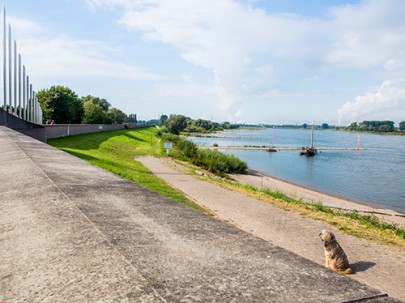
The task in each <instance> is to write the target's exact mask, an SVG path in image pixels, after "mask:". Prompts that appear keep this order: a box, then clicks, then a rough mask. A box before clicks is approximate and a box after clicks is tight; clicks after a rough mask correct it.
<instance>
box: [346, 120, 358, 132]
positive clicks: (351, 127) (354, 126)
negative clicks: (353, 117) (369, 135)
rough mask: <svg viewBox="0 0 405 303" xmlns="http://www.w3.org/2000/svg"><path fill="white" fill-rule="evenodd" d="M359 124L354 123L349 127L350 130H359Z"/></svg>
mask: <svg viewBox="0 0 405 303" xmlns="http://www.w3.org/2000/svg"><path fill="white" fill-rule="evenodd" d="M357 127H358V126H357V122H353V123H352V124H350V125H349V127H348V130H357Z"/></svg>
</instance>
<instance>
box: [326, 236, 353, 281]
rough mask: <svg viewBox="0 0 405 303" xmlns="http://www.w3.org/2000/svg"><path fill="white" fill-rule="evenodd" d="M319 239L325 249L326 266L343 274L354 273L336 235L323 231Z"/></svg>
mask: <svg viewBox="0 0 405 303" xmlns="http://www.w3.org/2000/svg"><path fill="white" fill-rule="evenodd" d="M319 237H320V238H321V240H322V242H323V244H324V248H325V259H326V264H325V266H326V267H328V268H330V269H332V270H334V271H337V272H339V273H341V274H351V273H353V271H352V269H351V268H350V267H349V260H348V258H347V256H346V254H345V252H344V251H343V249H342V247H340V245H339V243H338V242H337V241H336V237H335V235H334V234H333V233H332V232H330V231H329V230H326V229H323V230H322V231H321V233H320V234H319Z"/></svg>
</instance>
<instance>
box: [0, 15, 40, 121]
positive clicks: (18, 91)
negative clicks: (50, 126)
mask: <svg viewBox="0 0 405 303" xmlns="http://www.w3.org/2000/svg"><path fill="white" fill-rule="evenodd" d="M11 42H12V40H11V26H10V24H8V31H7V25H6V9H5V7H3V98H4V104H3V110H5V111H8V112H9V113H10V114H12V115H15V116H18V117H19V118H21V119H23V120H26V121H29V122H32V123H36V124H42V109H41V106H40V104H39V102H38V99H37V97H36V93H35V92H34V91H33V89H32V84H31V83H30V78H29V76H28V75H27V73H26V70H25V66H24V65H22V63H21V55H20V54H18V56H17V42H16V41H15V40H14V43H13V44H12V43H11Z"/></svg>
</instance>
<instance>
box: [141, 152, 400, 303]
mask: <svg viewBox="0 0 405 303" xmlns="http://www.w3.org/2000/svg"><path fill="white" fill-rule="evenodd" d="M136 160H137V161H140V162H142V163H143V164H144V165H145V166H146V167H148V168H149V169H150V170H151V171H152V172H153V173H154V174H156V175H157V176H159V177H160V178H162V179H164V180H165V181H166V182H167V183H169V184H170V185H172V186H174V187H176V188H177V189H179V190H180V191H182V192H184V193H185V194H186V195H187V196H188V197H189V198H190V199H192V200H194V201H195V202H197V203H198V204H200V205H202V206H203V207H205V208H207V209H208V210H210V211H211V212H212V213H213V214H214V215H215V216H216V217H217V218H219V219H221V220H223V221H225V222H228V223H230V224H232V225H234V226H236V227H238V228H240V229H242V230H244V231H246V232H248V233H251V234H253V235H255V236H258V237H260V238H262V239H264V240H266V241H268V242H270V243H271V244H274V245H277V246H279V247H282V248H284V249H286V250H289V251H291V252H294V253H296V254H297V255H299V256H301V257H304V258H305V259H308V260H311V261H313V262H315V263H318V264H320V265H322V266H324V262H325V261H324V260H325V259H324V252H323V246H322V244H321V242H320V240H319V237H318V234H319V232H320V231H321V230H322V229H323V228H328V229H330V230H332V231H333V232H334V233H335V235H336V237H337V239H338V241H339V243H340V244H341V246H342V247H343V249H344V250H345V252H346V254H347V255H348V258H349V261H350V263H351V267H352V268H353V269H354V270H355V272H356V273H355V274H354V275H350V279H353V280H356V281H359V282H361V283H365V284H367V285H369V286H372V287H375V288H377V289H379V290H380V291H382V292H385V293H388V294H389V295H390V296H393V297H396V298H398V299H401V300H404V301H405V250H404V249H403V248H398V247H395V246H392V245H381V244H377V243H375V242H371V241H368V240H364V239H359V238H356V237H353V236H349V235H346V234H343V233H341V232H340V231H339V230H337V229H335V228H334V227H332V226H328V225H327V224H326V223H323V222H318V221H314V220H311V219H308V218H305V217H302V216H300V215H299V214H297V213H295V212H292V211H285V210H282V209H279V208H277V207H275V206H273V205H270V204H268V203H264V202H262V201H259V200H256V199H253V198H250V197H246V196H243V195H242V194H239V193H236V192H233V191H230V190H227V189H224V188H221V187H219V186H217V185H215V184H212V183H209V182H206V181H203V180H200V179H198V178H196V177H195V176H193V175H190V174H187V173H184V172H182V171H179V168H181V169H184V167H182V166H180V165H178V164H176V163H175V162H173V161H171V160H170V159H167V158H165V159H158V158H153V157H142V158H137V159H136Z"/></svg>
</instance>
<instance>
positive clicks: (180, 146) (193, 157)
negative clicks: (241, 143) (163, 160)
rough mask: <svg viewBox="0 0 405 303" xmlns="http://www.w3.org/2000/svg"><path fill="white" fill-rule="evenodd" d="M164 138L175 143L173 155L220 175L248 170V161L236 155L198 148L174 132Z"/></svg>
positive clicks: (164, 135)
mask: <svg viewBox="0 0 405 303" xmlns="http://www.w3.org/2000/svg"><path fill="white" fill-rule="evenodd" d="M162 138H163V140H164V141H170V142H172V143H173V145H174V148H173V149H172V150H171V151H170V155H171V156H172V157H175V158H177V159H181V160H187V161H190V162H191V163H193V164H194V165H197V166H199V167H201V168H204V169H206V170H208V171H210V172H212V173H215V174H218V175H224V174H228V173H244V172H246V169H247V164H246V162H244V161H242V160H240V159H239V158H237V157H235V156H234V155H226V154H224V153H221V152H219V151H216V150H215V151H212V150H208V149H198V147H197V145H196V144H194V143H193V142H191V141H189V140H186V139H182V138H180V137H179V136H177V135H173V134H163V136H162Z"/></svg>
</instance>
